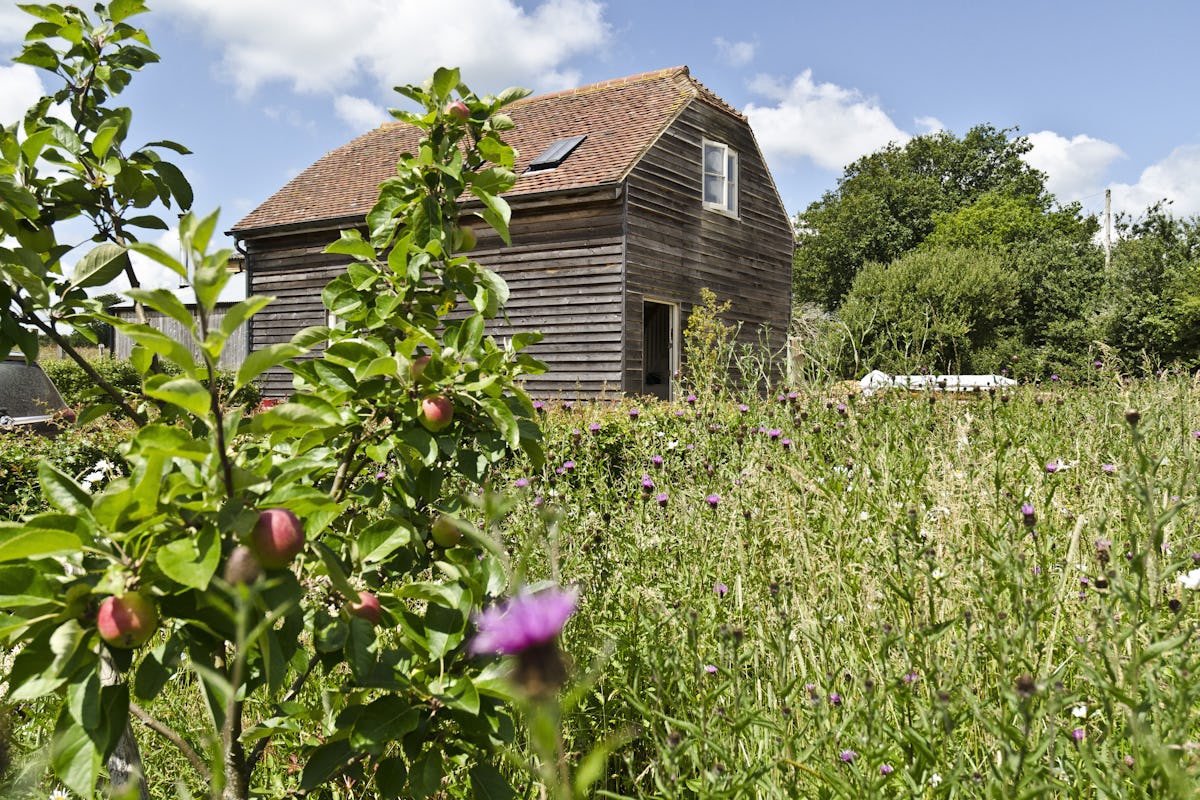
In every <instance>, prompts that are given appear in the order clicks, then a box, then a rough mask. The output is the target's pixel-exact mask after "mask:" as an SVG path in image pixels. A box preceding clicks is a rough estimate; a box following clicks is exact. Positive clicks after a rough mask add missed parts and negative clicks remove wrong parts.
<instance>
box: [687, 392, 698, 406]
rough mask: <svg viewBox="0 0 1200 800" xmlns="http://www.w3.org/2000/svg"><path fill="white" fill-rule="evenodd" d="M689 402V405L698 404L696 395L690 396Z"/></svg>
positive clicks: (688, 397)
mask: <svg viewBox="0 0 1200 800" xmlns="http://www.w3.org/2000/svg"><path fill="white" fill-rule="evenodd" d="M687 402H688V405H695V404H696V395H694V394H689V395H688V396H687Z"/></svg>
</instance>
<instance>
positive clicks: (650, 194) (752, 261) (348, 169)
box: [231, 67, 794, 399]
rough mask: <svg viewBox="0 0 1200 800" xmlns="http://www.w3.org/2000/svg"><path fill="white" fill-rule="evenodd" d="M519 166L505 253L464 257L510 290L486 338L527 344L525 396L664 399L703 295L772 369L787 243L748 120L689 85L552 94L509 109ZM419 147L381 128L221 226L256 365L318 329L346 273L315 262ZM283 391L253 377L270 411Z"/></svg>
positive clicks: (674, 79) (784, 221)
mask: <svg viewBox="0 0 1200 800" xmlns="http://www.w3.org/2000/svg"><path fill="white" fill-rule="evenodd" d="M506 110H507V112H508V113H509V115H510V116H511V117H512V119H513V121H514V123H516V128H515V129H514V130H512V131H509V132H507V133H506V134H505V140H506V141H508V142H509V143H510V144H512V145H513V146H514V147H515V148H516V149H517V151H518V157H517V164H516V172H517V174H518V175H519V176H520V177H519V180H518V181H517V184H516V186H515V187H513V188H512V189H511V190H510V191H509V192H507V193H506V194H505V199H506V200H507V201H508V202H509V204H510V206H511V207H512V223H511V234H512V245H511V246H505V245H504V244H503V243H502V242H501V241H500V240H499V238H498V237H497V236H495V235H494V234H491V235H488V233H486V232H484V231H480V237H479V243H478V245H477V247H476V248H475V250H474V252H473V256H474V257H475V258H477V259H478V260H479V261H480V262H481V263H483V264H484V265H486V266H487V267H489V268H490V269H492V270H494V271H495V272H497V273H499V274H500V275H501V276H503V278H504V279H505V280H506V281H507V282H508V284H509V287H510V291H511V296H510V300H509V303H508V306H507V319H502V320H495V321H493V324H492V326H491V328H490V329H489V330H488V333H490V334H492V335H494V336H497V337H504V336H511V335H513V334H514V333H518V332H523V331H533V330H537V331H541V332H542V333H543V334H544V337H545V338H544V339H543V340H542V341H541V342H540V343H539V344H537V345H535V346H533V347H531V348H530V349H529V351H528V352H530V354H532V355H534V356H536V357H537V358H540V359H541V360H543V361H545V362H546V363H547V364H548V365H549V367H550V370H549V372H548V373H547V374H545V375H540V376H536V377H533V378H531V379H530V380H529V382H528V384H527V388H528V389H529V391H530V392H531V393H532V394H534V395H535V396H551V395H554V396H558V395H561V396H563V397H566V398H587V397H595V396H598V395H600V394H603V393H618V392H624V393H627V394H648V395H656V396H658V397H661V398H664V399H665V398H669V397H670V392H671V385H672V384H671V376H672V374H673V373H674V372H676V371H677V370H678V369H679V368H680V363H681V357H682V353H681V342H682V331H683V330H684V328H685V326H686V323H687V317H688V314H689V313H690V311H691V309H692V307H693V305H694V304H696V303H699V302H700V291H701V289H702V288H708V289H710V290H711V291H712V292H714V293H715V294H716V296H717V298H718V300H719V301H721V302H724V301H729V302H730V308H729V311H728V314H727V315H726V317H727V318H728V319H729V320H730V321H731V322H741V323H742V335H743V337H745V340H746V341H758V340H759V335H760V332H761V331H762V330H763V328H764V326H765V328H766V330H767V337H766V341H767V343H768V345H769V347H770V348H772V350H773V351H774V352H775V353H777V354H778V355H779V359H778V365H777V368H778V369H781V368H782V361H783V359H782V351H783V349H784V347H785V336H786V333H787V326H788V320H789V315H790V311H791V272H792V253H793V249H794V236H793V232H792V226H791V222H790V220H789V219H788V215H787V212H786V210H785V209H784V207H783V203H782V201H781V200H780V198H779V193H778V191H777V190H776V188H775V184H774V182H773V181H772V179H771V175H770V173H769V172H768V171H767V166H766V163H765V162H764V160H763V156H762V153H761V152H760V150H759V148H758V144H757V142H756V141H755V139H754V133H753V132H752V131H751V129H750V126H749V124H748V123H747V121H746V117H745V116H744V115H743V114H741V113H740V112H738V111H737V110H736V109H734V108H733V107H731V106H730V105H728V104H727V103H725V102H724V101H723V100H721V98H719V97H717V96H716V95H715V94H714V93H713V92H711V91H710V90H709V89H707V88H706V87H704V86H703V85H702V84H700V83H699V82H698V81H696V80H695V79H694V78H693V77H692V76H691V74H690V73H689V71H688V69H687V67H675V68H673V69H666V70H661V71H658V72H650V73H646V74H642V75H634V76H631V77H628V78H621V79H618V80H612V81H606V82H603V83H598V84H594V85H591V86H583V87H580V88H577V89H571V90H567V91H562V92H555V93H553V94H546V95H541V96H537V97H530V98H526V99H524V100H521V101H519V102H518V103H516V104H514V105H513V106H511V107H510V108H508V109H506ZM418 133H419V132H418V131H417V129H415V128H413V127H412V126H409V125H406V124H404V123H399V122H397V123H389V124H385V125H383V126H381V127H379V128H377V129H375V130H373V131H371V132H369V133H367V134H365V135H363V136H360V137H359V138H357V139H355V140H354V141H352V142H350V143H349V144H347V145H345V146H343V147H340V148H338V149H337V150H334V151H332V152H330V153H328V154H327V155H325V156H324V157H323V158H321V159H320V160H319V161H317V162H316V163H315V164H313V165H312V166H311V167H309V168H308V169H306V170H304V171H303V172H301V173H300V174H299V175H297V176H296V177H295V178H294V179H292V180H291V181H290V182H289V183H288V184H287V185H286V186H284V187H283V188H282V189H280V190H279V191H278V192H276V193H275V194H274V195H273V196H272V197H271V198H270V199H268V200H267V201H266V202H265V203H263V204H262V205H261V206H259V207H258V208H257V209H255V210H254V211H253V212H251V213H250V214H249V215H248V216H246V217H245V218H244V219H242V220H241V221H240V222H238V223H237V225H236V226H234V228H233V230H232V231H231V234H232V235H233V236H234V237H235V238H236V239H237V240H238V242H239V248H240V249H242V250H243V251H244V252H245V254H246V274H247V291H248V292H249V293H250V294H265V295H270V296H273V297H275V298H276V300H275V302H274V303H272V304H271V305H270V306H268V307H267V308H266V309H265V310H264V311H262V312H261V313H259V314H258V315H257V316H256V317H255V318H254V319H253V320H252V322H251V327H250V330H249V346H250V349H251V350H255V349H258V348H261V347H264V346H266V345H269V344H272V343H275V342H280V341H287V340H288V339H289V338H290V337H291V336H292V335H293V334H294V333H295V332H297V331H298V330H300V329H302V328H304V327H307V326H310V325H321V324H325V323H326V313H325V310H324V308H323V306H322V305H321V289H322V288H323V287H324V286H325V284H326V283H328V282H329V280H331V279H332V278H333V277H334V276H335V275H337V274H338V273H339V272H340V271H341V270H343V269H344V268H345V266H346V260H345V257H343V256H337V255H328V254H326V253H324V252H323V251H324V249H325V247H326V246H327V245H328V244H329V243H330V242H332V241H334V240H335V239H336V238H337V237H338V235H339V231H341V230H343V229H347V228H352V227H361V226H362V225H363V220H364V218H365V216H366V213H367V212H368V211H369V210H370V209H371V207H372V205H373V204H374V202H375V199H376V194H377V187H378V185H379V184H380V183H381V182H382V181H383V180H384V179H385V178H388V177H390V176H392V175H393V174H394V173H395V163H396V160H397V158H398V156H399V155H400V154H401V153H403V152H406V151H407V152H412V151H414V150H415V144H416V141H417V138H418ZM290 391H291V381H290V376H289V375H288V374H287V373H286V372H285V371H283V370H275V371H272V372H270V373H268V374H267V375H266V376H265V385H264V393H265V394H266V395H267V396H275V397H282V396H285V395H287V394H288V393H289V392H290Z"/></svg>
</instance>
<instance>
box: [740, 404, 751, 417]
mask: <svg viewBox="0 0 1200 800" xmlns="http://www.w3.org/2000/svg"><path fill="white" fill-rule="evenodd" d="M749 410H750V406H748V405H746V404H745V403H738V411H740V412H742V413H743V414H745V413H746V412H747V411H749Z"/></svg>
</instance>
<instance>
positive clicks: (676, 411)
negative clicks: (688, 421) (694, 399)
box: [675, 408, 683, 417]
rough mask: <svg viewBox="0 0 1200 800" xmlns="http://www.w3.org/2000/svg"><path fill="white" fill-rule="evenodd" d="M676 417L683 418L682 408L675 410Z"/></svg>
mask: <svg viewBox="0 0 1200 800" xmlns="http://www.w3.org/2000/svg"><path fill="white" fill-rule="evenodd" d="M675 416H677V417H682V416H683V409H682V408H677V409H675Z"/></svg>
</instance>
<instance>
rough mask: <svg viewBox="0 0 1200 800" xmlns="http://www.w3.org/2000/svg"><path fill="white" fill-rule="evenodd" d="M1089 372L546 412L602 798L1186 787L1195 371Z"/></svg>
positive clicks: (1186, 792) (525, 555) (533, 551)
mask: <svg viewBox="0 0 1200 800" xmlns="http://www.w3.org/2000/svg"><path fill="white" fill-rule="evenodd" d="M1097 384H1098V385H1096V386H1092V387H1087V388H1075V389H1059V388H1055V389H1054V390H1053V391H1041V390H1039V389H1037V388H1035V387H1022V388H1018V389H1017V390H1015V391H1011V392H1008V393H996V394H986V393H985V394H981V395H978V396H974V397H970V398H965V399H960V400H955V399H951V397H950V396H939V397H936V398H931V397H928V396H910V395H906V394H891V395H885V396H880V397H877V398H871V399H863V398H854V397H847V396H843V397H836V396H825V395H823V394H821V393H805V394H795V393H793V394H792V395H791V396H790V397H789V396H788V395H783V396H778V397H772V398H769V399H766V400H762V399H759V398H755V397H749V396H747V397H745V398H743V400H742V402H741V403H737V402H736V400H735V401H734V402H719V401H716V400H710V399H707V398H705V397H703V396H701V397H698V398H697V399H696V402H695V403H692V404H689V403H686V402H684V403H680V404H675V405H665V404H664V405H651V406H640V407H637V406H635V405H634V404H631V403H624V404H621V405H618V406H615V407H603V408H601V407H590V408H579V407H576V408H575V409H572V410H570V411H563V410H558V409H556V410H554V411H551V412H550V413H548V414H547V416H546V419H545V423H546V425H545V427H546V431H547V436H548V439H549V452H550V454H551V458H550V462H549V463H548V465H547V467H546V468H545V469H544V470H541V471H538V472H532V471H529V470H528V469H527V468H526V469H525V470H524V471H522V470H519V469H518V470H514V472H513V474H511V475H510V476H509V477H508V480H509V481H520V484H521V485H522V487H523V488H521V489H520V491H522V492H524V493H525V499H524V502H523V503H521V504H520V505H519V506H518V508H517V511H516V512H515V513H514V515H513V516H512V518H511V520H510V525H509V527H508V530H507V536H508V537H509V540H510V543H511V545H512V547H513V549H514V550H515V551H516V552H518V553H519V554H521V556H520V563H521V566H522V567H523V568H524V569H525V570H527V571H528V572H529V573H531V574H533V575H538V574H542V573H545V572H546V571H547V566H546V565H547V564H554V568H555V569H556V570H557V572H558V573H559V577H560V579H561V580H564V581H573V582H576V583H578V584H579V585H580V586H581V588H582V590H583V594H582V596H583V605H582V609H581V613H580V615H579V617H578V619H577V620H576V621H575V622H574V623H573V624H572V627H570V628H569V629H568V641H567V645H568V649H569V650H570V651H571V652H572V653H573V654H574V657H575V659H576V660H577V666H578V668H579V669H580V671H581V673H586V672H588V671H589V670H593V677H592V678H591V679H581V680H582V685H583V686H584V687H586V688H583V689H581V690H580V691H579V692H578V696H577V697H576V698H574V699H573V700H572V702H573V703H574V706H573V711H572V713H571V714H570V715H569V717H568V723H567V727H568V731H567V733H568V737H569V738H570V740H571V741H572V742H574V744H575V747H576V749H577V750H578V751H586V750H588V749H589V748H590V747H591V746H592V745H593V744H594V743H596V742H598V741H604V740H605V739H607V738H611V737H614V736H617V737H624V739H623V741H625V744H624V745H623V746H622V747H620V748H619V750H618V752H617V756H616V758H615V759H614V760H613V761H611V762H610V774H609V776H608V780H607V783H606V787H605V790H604V791H605V793H606V794H610V795H611V796H633V797H747V796H756V797H845V798H851V797H854V798H859V797H910V796H930V797H933V796H936V797H996V798H1001V797H1004V798H1010V797H1033V796H1036V797H1049V796H1055V797H1185V796H1188V797H1190V796H1193V795H1194V793H1195V792H1196V791H1197V790H1198V789H1200V763H1198V762H1197V750H1198V749H1200V745H1198V744H1196V742H1197V741H1198V739H1197V736H1198V735H1200V725H1198V723H1200V714H1198V713H1197V712H1198V710H1200V706H1197V702H1198V701H1200V684H1198V683H1197V681H1196V680H1195V676H1196V675H1197V671H1198V670H1200V652H1198V648H1197V645H1198V642H1197V640H1196V625H1197V619H1198V617H1200V613H1198V612H1200V608H1198V607H1197V605H1196V603H1195V600H1194V598H1195V595H1194V594H1193V593H1192V592H1190V591H1189V590H1188V589H1187V588H1186V586H1185V583H1183V582H1180V579H1181V578H1183V579H1184V580H1185V582H1186V583H1187V585H1191V583H1192V582H1191V580H1190V579H1189V578H1188V573H1189V572H1190V570H1192V569H1194V568H1196V567H1197V566H1200V536H1198V531H1197V520H1198V515H1197V467H1198V465H1200V433H1197V431H1200V387H1198V386H1197V385H1196V383H1194V382H1188V381H1186V380H1184V379H1182V378H1177V379H1173V380H1170V379H1164V380H1160V381H1151V382H1145V383H1136V384H1128V383H1122V382H1120V381H1119V380H1116V379H1113V380H1112V381H1111V382H1107V381H1097ZM1128 409H1136V412H1137V413H1132V412H1130V413H1128V414H1127V410H1128ZM526 481H528V486H525V485H524V484H525V482H526ZM664 493H665V495H666V497H665V498H660V495H662V494H664ZM718 498H719V499H718ZM1192 577H1195V578H1197V579H1200V573H1197V574H1196V575H1195V576H1192Z"/></svg>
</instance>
